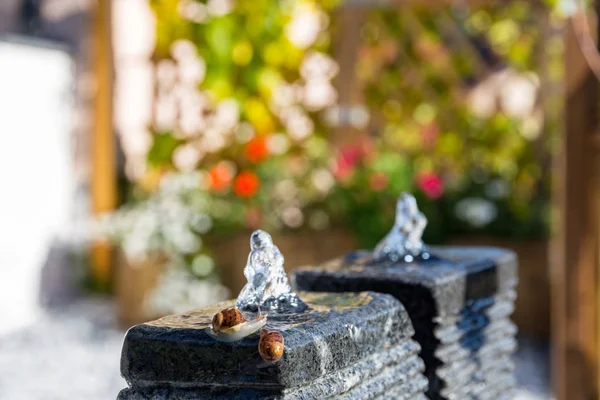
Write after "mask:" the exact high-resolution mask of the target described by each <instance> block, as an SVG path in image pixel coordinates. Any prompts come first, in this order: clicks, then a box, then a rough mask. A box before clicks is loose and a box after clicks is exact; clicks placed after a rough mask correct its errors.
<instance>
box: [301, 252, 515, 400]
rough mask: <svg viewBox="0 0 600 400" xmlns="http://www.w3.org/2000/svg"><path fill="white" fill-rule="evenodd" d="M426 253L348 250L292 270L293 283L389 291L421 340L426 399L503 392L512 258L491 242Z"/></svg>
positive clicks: (510, 344)
mask: <svg viewBox="0 0 600 400" xmlns="http://www.w3.org/2000/svg"><path fill="white" fill-rule="evenodd" d="M428 252H429V253H428V254H427V259H426V260H424V259H423V258H420V259H418V260H417V261H413V262H406V261H405V260H404V259H400V260H396V261H390V260H389V259H387V260H376V259H375V258H374V257H373V253H371V252H365V251H361V252H355V253H351V254H349V255H347V256H344V257H341V258H338V259H335V260H333V261H330V262H327V263H324V264H323V265H320V266H310V267H302V268H299V269H296V270H295V271H294V274H293V281H294V285H295V287H296V288H297V289H300V290H315V291H328V292H350V291H354V292H360V291H365V290H372V291H375V292H381V293H389V294H392V295H393V296H395V297H396V298H397V299H399V300H400V301H401V302H402V304H404V306H405V307H406V308H407V310H408V313H409V315H410V318H411V320H412V322H413V325H414V327H415V330H416V335H415V339H416V340H417V341H418V342H419V344H420V345H421V347H422V352H421V357H422V358H423V360H424V361H425V364H426V372H425V374H426V376H427V378H428V379H429V390H428V392H427V395H428V397H429V398H430V399H456V400H463V399H482V400H483V399H490V400H498V399H509V398H512V396H513V392H514V390H515V378H514V374H513V372H514V364H513V360H512V355H513V352H514V351H515V349H516V346H517V342H516V339H515V335H516V332H517V330H516V327H515V325H514V324H513V323H512V322H511V321H510V319H509V317H510V314H511V313H512V312H513V310H514V302H515V298H516V292H515V289H516V285H517V280H518V278H517V259H516V256H515V254H514V253H513V252H511V251H508V250H503V249H498V248H464V247H433V248H430V249H429V248H428Z"/></svg>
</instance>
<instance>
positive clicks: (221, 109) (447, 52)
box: [108, 0, 562, 300]
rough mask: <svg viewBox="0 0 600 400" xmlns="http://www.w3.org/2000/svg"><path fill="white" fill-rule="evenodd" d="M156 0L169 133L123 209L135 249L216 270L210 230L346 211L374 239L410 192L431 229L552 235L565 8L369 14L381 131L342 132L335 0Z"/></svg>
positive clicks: (371, 101) (364, 31)
mask: <svg viewBox="0 0 600 400" xmlns="http://www.w3.org/2000/svg"><path fill="white" fill-rule="evenodd" d="M151 4H152V7H153V9H154V10H155V13H156V16H157V43H156V49H155V54H154V62H155V65H156V90H155V96H156V98H155V110H154V116H155V119H154V123H153V126H152V130H153V132H154V134H153V143H152V147H151V149H150V151H149V153H148V163H147V168H146V173H145V176H144V177H143V178H142V179H141V180H140V181H139V182H135V183H134V185H133V197H132V198H133V200H132V201H131V202H130V203H129V204H127V205H126V206H125V207H124V208H123V209H121V210H119V211H118V212H117V213H115V214H114V215H112V216H111V217H109V220H110V223H109V224H108V225H110V226H112V228H110V229H109V230H110V232H111V236H112V237H113V238H115V239H116V240H117V242H119V243H120V244H121V246H122V247H123V248H124V251H125V252H126V253H127V254H131V255H134V256H136V257H139V256H144V255H147V254H149V253H160V254H163V255H166V256H167V258H168V259H169V260H171V263H172V264H173V265H178V266H182V267H183V268H181V269H180V271H187V272H186V273H188V274H189V276H190V277H192V276H193V277H196V278H200V280H205V281H207V282H217V281H218V280H217V275H218V274H217V271H216V269H215V268H214V260H213V259H212V258H211V254H210V251H209V249H207V248H206V247H204V246H203V245H202V243H203V241H202V238H204V237H205V236H206V235H207V234H210V235H215V234H221V233H232V232H235V231H238V230H240V229H244V228H247V229H254V228H258V227H264V228H266V229H301V228H302V229H305V228H306V229H316V230H323V229H326V228H328V227H329V226H331V225H342V226H344V227H347V228H349V229H350V230H351V231H352V232H353V233H354V234H355V235H356V237H357V239H358V242H359V243H360V244H361V245H362V246H366V247H372V246H373V245H374V244H375V243H376V242H377V241H378V240H379V239H380V238H381V237H382V236H383V235H384V234H385V233H386V232H387V230H388V229H389V224H390V221H393V212H394V203H395V199H396V197H397V195H398V193H400V192H402V191H411V192H414V193H415V194H416V196H417V198H418V200H419V202H420V208H421V209H422V210H423V211H424V212H425V214H426V215H427V216H428V219H429V221H430V222H429V225H428V230H427V231H426V234H425V238H426V241H429V242H438V241H441V240H442V239H444V238H446V237H447V236H448V235H450V234H455V233H469V232H484V233H489V234H502V235H521V236H529V237H532V236H533V237H539V236H541V235H544V234H545V230H546V220H545V218H546V214H547V206H548V204H547V202H548V198H549V195H548V193H549V188H548V184H549V182H548V174H547V172H546V171H547V165H548V164H549V157H550V154H551V151H550V150H551V145H552V138H553V137H554V134H555V132H556V131H557V129H558V123H557V121H558V118H559V113H558V112H557V110H558V109H559V107H560V103H559V102H557V101H556V99H557V98H558V96H555V97H548V98H543V97H542V90H543V87H542V85H541V82H542V81H544V82H550V83H552V82H558V81H559V79H560V76H561V68H560V61H559V60H560V57H559V56H560V54H561V51H562V48H561V43H560V40H559V39H558V35H556V34H555V35H554V36H553V32H558V31H559V30H560V29H559V28H560V20H559V18H557V17H556V16H555V15H554V14H553V12H552V11H551V10H550V8H549V6H542V5H540V4H537V3H536V4H532V3H529V2H526V1H522V2H511V3H510V5H505V4H496V5H495V6H492V7H488V8H485V9H483V8H481V9H470V8H466V7H463V8H461V7H447V8H442V9H440V8H436V10H435V11H431V10H426V9H416V10H413V9H411V8H406V7H403V8H400V9H397V10H395V9H392V8H387V9H384V10H369V11H368V12H367V11H365V13H366V21H365V23H364V25H363V26H362V27H357V28H356V29H360V33H361V35H360V36H361V42H360V44H359V48H358V52H359V53H358V61H357V65H356V74H357V79H358V81H359V83H360V85H361V86H362V88H363V89H364V93H365V109H366V110H368V113H367V115H366V118H362V119H364V120H365V124H364V126H365V128H364V129H363V133H362V134H361V135H358V136H356V135H354V136H353V138H354V139H352V141H349V142H347V143H343V144H341V145H339V146H337V145H336V146H334V144H333V143H332V142H331V141H330V140H328V138H327V133H328V126H327V125H326V123H325V122H324V121H326V120H327V118H325V117H326V116H327V115H328V113H330V112H331V111H332V110H334V109H335V106H336V104H337V101H338V95H337V92H336V89H335V88H334V86H333V84H332V80H333V79H334V78H335V77H336V75H337V73H338V69H339V66H338V64H337V63H336V62H335V61H334V59H333V58H332V56H331V53H332V47H333V46H332V40H333V36H334V35H335V34H336V31H335V19H334V18H333V15H334V10H335V9H336V7H337V6H339V4H338V2H337V0H321V1H317V0H281V1H272V0H207V1H204V0H203V1H196V0H179V1H173V0H152V1H151ZM542 34H544V35H546V36H545V37H546V42H544V43H542V41H541V40H540V37H541V35H542ZM342 84H343V83H342ZM367 121H370V122H367ZM367 125H368V126H367ZM338 129H340V128H338ZM179 275H181V274H179ZM179 275H178V276H179ZM215 284H216V283H215ZM213 300H214V299H213Z"/></svg>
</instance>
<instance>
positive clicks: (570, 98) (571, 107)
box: [551, 0, 600, 400]
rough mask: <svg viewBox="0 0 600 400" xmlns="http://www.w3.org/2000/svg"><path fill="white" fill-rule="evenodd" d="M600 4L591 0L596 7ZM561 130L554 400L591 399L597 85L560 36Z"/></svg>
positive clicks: (595, 373)
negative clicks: (563, 79)
mask: <svg viewBox="0 0 600 400" xmlns="http://www.w3.org/2000/svg"><path fill="white" fill-rule="evenodd" d="M599 5H600V1H598V0H596V9H598V6H599ZM565 45H566V51H565V60H566V61H565V76H566V99H565V131H564V134H563V137H562V140H561V149H560V151H559V153H558V156H557V159H556V162H555V166H554V168H555V176H556V182H555V211H556V212H557V217H558V218H557V219H558V221H557V222H558V224H557V226H556V228H557V229H556V230H557V235H556V237H555V238H554V246H553V249H554V251H553V252H552V254H551V257H552V258H551V259H552V266H551V268H552V271H551V275H552V276H551V279H552V318H553V321H552V328H553V329H552V334H553V338H552V344H553V346H552V351H553V354H552V362H553V368H552V369H553V371H552V374H553V379H552V382H553V384H554V391H555V395H556V398H557V400H570V399H598V398H600V392H599V387H598V382H599V380H600V376H599V360H600V353H599V350H600V346H599V323H600V318H599V310H600V281H599V279H600V278H599V273H598V253H599V251H598V250H599V248H600V240H599V239H600V237H599V226H600V219H599V218H600V169H599V166H600V163H599V161H600V146H599V143H600V142H599V141H598V127H599V125H598V122H599V115H598V106H599V103H598V101H599V100H600V85H599V81H598V78H597V77H596V76H595V75H594V74H593V73H592V72H591V70H590V69H589V67H588V64H587V63H586V61H585V59H584V57H583V54H582V52H581V50H580V47H579V43H578V41H577V37H576V35H575V30H574V28H573V25H572V23H571V24H569V26H568V28H567V30H566V34H565Z"/></svg>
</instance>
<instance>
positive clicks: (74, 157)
mask: <svg viewBox="0 0 600 400" xmlns="http://www.w3.org/2000/svg"><path fill="white" fill-rule="evenodd" d="M592 3H593V2H592V1H589V2H585V1H583V0H582V1H581V2H578V1H576V0H539V1H532V0H529V1H527V0H512V1H507V0H504V1H494V0H470V1H469V0H463V1H446V2H444V1H435V2H432V1H419V0H397V1H386V0H345V1H343V0H278V1H275V0H106V1H100V0H2V2H0V110H1V111H0V123H1V126H2V133H1V138H2V148H3V152H2V157H0V181H1V182H2V183H3V187H2V197H1V200H0V205H1V207H0V221H2V224H1V225H0V240H2V243H3V245H1V246H0V272H1V275H0V321H2V322H1V323H0V398H2V399H4V398H6V399H16V398H19V399H77V398H86V399H106V398H115V396H116V393H117V392H118V390H119V389H121V388H122V387H124V386H125V383H124V381H123V380H122V379H121V378H120V377H119V365H118V363H119V361H118V360H119V356H120V346H121V343H122V337H123V333H124V329H126V328H127V327H129V326H131V325H132V324H135V323H139V322H142V321H145V320H148V319H152V318H155V317H159V316H161V315H165V314H169V313H172V312H177V311H183V310H187V309H190V308H194V307H198V306H203V305H207V304H212V303H215V302H217V301H220V300H224V299H228V298H231V297H235V296H236V295H237V293H238V292H239V290H240V289H241V287H242V286H243V284H244V283H245V278H244V277H243V274H242V270H243V267H244V265H245V263H246V258H247V255H248V251H249V246H248V238H249V234H250V232H251V231H252V230H254V229H256V228H259V227H260V228H262V229H265V230H267V231H269V232H271V233H272V234H273V236H274V240H275V242H276V244H277V245H278V246H279V247H280V249H281V251H282V252H283V254H284V256H285V258H286V268H288V270H291V269H292V268H293V267H295V266H300V265H305V264H313V263H319V262H322V261H325V260H328V259H330V258H333V257H337V256H339V255H341V254H343V253H345V252H347V251H350V250H353V249H356V248H372V247H373V246H374V245H375V244H376V243H377V242H378V241H379V240H380V239H381V238H382V237H383V236H384V235H385V233H387V231H388V230H389V229H390V227H391V225H392V222H393V214H394V211H395V201H396V199H397V197H398V195H399V194H400V193H401V192H402V191H408V192H411V193H413V194H414V195H415V196H416V197H417V199H418V201H419V205H420V208H421V210H422V211H423V212H424V213H425V214H426V215H427V218H428V220H429V224H428V227H427V230H426V232H425V241H426V242H427V243H430V244H452V245H473V244H476V245H484V244H485V245H493V246H501V247H507V248H511V249H513V250H515V251H516V252H517V253H518V255H519V257H520V286H519V297H518V300H517V309H516V312H515V314H514V320H515V321H516V323H517V324H518V326H519V329H520V334H521V342H520V343H521V349H520V351H519V355H518V367H517V373H518V378H519V380H520V382H521V391H520V393H519V399H548V398H551V397H552V395H551V393H554V396H556V398H558V399H561V400H562V399H597V398H598V396H599V389H598V382H600V379H598V378H599V369H598V364H599V363H600V345H599V344H600V329H599V328H600V318H599V315H598V314H599V311H600V303H599V301H600V279H599V278H600V276H599V274H598V267H599V262H598V254H599V248H600V237H599V230H598V227H599V225H600V220H599V219H598V218H599V217H600V213H599V211H600V209H599V205H600V198H599V197H600V190H599V189H600V179H599V178H600V177H599V176H598V174H600V169H599V168H598V165H597V162H598V161H597V158H598V151H599V150H600V146H599V143H600V141H599V139H598V136H597V135H598V133H597V132H598V100H599V99H600V86H599V84H598V77H597V76H598V75H597V74H598V72H599V71H600V60H599V59H600V56H598V52H597V50H596V48H597V46H596V44H595V41H594V38H595V37H596V36H597V35H596V29H597V24H596V13H595V12H594V10H595V9H598V7H599V6H598V4H600V2H596V3H597V4H592ZM599 75H600V74H599ZM551 288H552V291H551ZM551 371H552V372H551ZM551 373H552V374H553V379H550V375H551ZM551 382H552V384H551Z"/></svg>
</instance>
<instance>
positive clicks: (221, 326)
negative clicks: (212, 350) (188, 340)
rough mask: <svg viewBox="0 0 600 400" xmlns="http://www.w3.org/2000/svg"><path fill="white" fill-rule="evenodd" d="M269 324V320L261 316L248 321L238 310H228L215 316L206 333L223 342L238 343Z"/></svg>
mask: <svg viewBox="0 0 600 400" xmlns="http://www.w3.org/2000/svg"><path fill="white" fill-rule="evenodd" d="M266 323H267V319H266V318H265V317H264V316H262V315H259V316H258V317H257V318H255V319H253V320H250V321H248V320H246V318H244V316H243V315H242V313H241V312H240V311H239V310H238V309H237V308H233V307H232V308H227V309H225V310H222V311H220V312H218V313H216V314H215V316H214V317H213V319H212V327H211V328H208V329H206V333H208V335H209V336H211V337H212V338H214V339H216V340H218V341H221V342H237V341H238V340H242V339H243V338H245V337H246V336H249V335H251V334H253V333H254V332H256V331H258V330H259V329H261V328H262V327H263V326H265V324H266Z"/></svg>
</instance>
